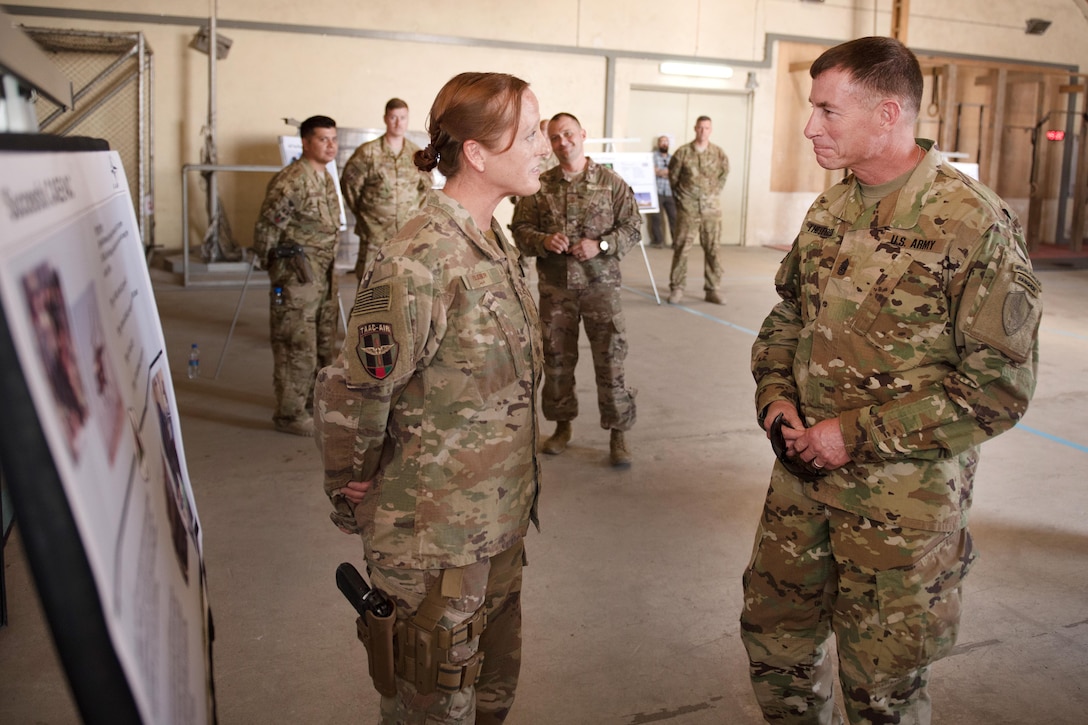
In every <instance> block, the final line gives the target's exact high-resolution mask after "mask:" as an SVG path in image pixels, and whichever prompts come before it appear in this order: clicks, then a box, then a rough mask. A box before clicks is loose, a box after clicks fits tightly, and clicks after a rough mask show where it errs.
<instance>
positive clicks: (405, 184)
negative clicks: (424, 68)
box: [340, 98, 431, 279]
mask: <svg viewBox="0 0 1088 725" xmlns="http://www.w3.org/2000/svg"><path fill="white" fill-rule="evenodd" d="M383 120H384V121H385V133H384V134H382V135H381V136H379V137H378V138H376V139H374V140H373V141H367V142H366V143H364V144H362V145H361V146H359V148H357V149H355V153H353V154H352V155H351V158H350V159H348V162H347V163H346V164H344V170H343V172H342V173H341V175H340V189H341V191H343V192H344V202H345V203H346V204H347V206H348V208H349V209H351V213H352V214H354V215H355V234H356V235H358V237H359V257H358V262H357V263H356V264H355V276H356V277H357V278H359V279H362V278H363V271H364V270H365V269H366V263H367V255H368V254H369V253H370V250H371V249H375V250H376V249H378V248H380V247H381V246H382V245H383V244H385V243H386V242H387V241H389V239H390V238H392V236H393V235H394V234H396V233H397V231H398V230H399V229H400V228H401V227H402V226H404V223H405V222H406V221H408V220H409V219H411V218H412V217H413V216H415V215H416V214H418V213H419V210H420V207H422V206H423V199H424V197H426V196H427V191H428V190H429V189H430V188H431V175H430V174H426V173H423V172H422V171H420V170H419V169H417V168H416V166H415V164H414V163H412V157H413V156H414V155H415V153H416V151H419V146H416V145H415V144H414V143H412V142H411V141H410V140H408V138H407V137H406V136H405V134H406V133H407V132H408V104H407V103H405V102H404V101H402V100H401V99H399V98H390V99H389V101H388V102H387V103H386V104H385V116H384V118H383Z"/></svg>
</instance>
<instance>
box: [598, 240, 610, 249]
mask: <svg viewBox="0 0 1088 725" xmlns="http://www.w3.org/2000/svg"><path fill="white" fill-rule="evenodd" d="M597 245H598V246H600V248H601V251H602V252H607V251H608V242H606V241H603V240H602V241H600V242H597Z"/></svg>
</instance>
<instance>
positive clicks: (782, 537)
mask: <svg viewBox="0 0 1088 725" xmlns="http://www.w3.org/2000/svg"><path fill="white" fill-rule="evenodd" d="M809 74H810V75H811V76H812V78H813V81H812V92H811V95H810V96H809V101H810V103H811V104H812V115H811V117H810V118H809V121H808V124H807V125H806V126H805V136H806V137H807V138H809V139H810V140H811V141H812V144H813V149H814V151H815V153H816V159H817V161H818V162H819V164H820V166H822V167H823V168H825V169H828V170H838V169H849V170H850V172H851V173H850V175H848V176H847V177H846V178H845V179H844V180H843V181H841V182H840V183H838V184H836V185H835V186H833V187H832V188H830V189H829V190H827V191H826V192H825V193H824V194H823V195H822V196H820V198H818V199H817V200H816V201H815V203H813V205H812V207H811V208H810V209H809V211H808V215H807V216H806V218H805V220H804V223H803V224H802V227H801V231H800V233H799V234H798V236H797V238H796V240H795V241H794V243H793V247H792V248H791V250H790V251H789V253H788V254H787V255H786V257H785V259H784V260H783V261H782V265H781V267H780V268H779V270H778V275H777V277H776V278H775V287H776V288H777V290H778V294H779V296H780V297H781V298H782V300H781V302H779V303H778V304H777V305H776V306H775V307H774V309H773V310H772V311H771V313H770V315H768V317H767V319H766V320H765V321H764V323H763V326H762V329H761V330H760V332H759V335H758V338H757V340H756V343H755V344H754V346H753V348H752V373H753V375H754V377H755V380H756V398H755V400H756V410H757V411H758V420H759V424H760V425H761V426H762V427H763V428H764V429H765V430H766V431H767V432H768V434H769V436H770V437H771V442H772V445H773V446H774V447H775V449H776V454H778V455H779V461H780V462H778V463H776V464H775V466H774V470H773V472H772V473H771V482H770V488H769V490H768V492H767V499H766V504H765V506H764V509H763V515H762V518H761V520H760V525H759V530H758V531H757V534H756V544H755V547H754V550H753V553H752V559H751V562H750V564H749V566H748V569H747V570H746V571H745V573H744V578H743V583H744V609H743V611H742V613H741V638H742V640H743V642H744V645H745V648H746V649H747V651H748V658H749V661H750V663H751V678H752V684H753V686H754V689H755V693H756V697H757V699H758V701H759V705H760V707H761V708H762V710H763V715H764V717H765V718H766V720H767V721H768V722H776V723H779V722H781V723H841V722H842V718H841V715H840V714H839V713H838V711H837V708H836V706H835V701H834V692H835V687H834V674H835V662H834V661H833V660H831V659H830V656H829V653H830V651H831V650H830V646H829V644H830V643H829V640H830V638H831V636H832V634H834V637H835V644H836V646H837V652H838V676H839V681H840V683H841V685H842V693H843V697H844V703H845V706H846V715H847V718H848V720H849V722H851V723H912V724H913V725H927V724H928V723H929V722H930V700H929V694H928V692H927V685H928V680H929V671H930V665H931V664H932V663H933V662H935V661H937V660H938V659H940V658H942V657H944V656H946V655H947V654H948V653H949V652H950V651H951V650H952V647H953V646H954V645H955V643H956V634H957V631H958V627H959V620H960V595H961V590H962V581H963V578H964V576H965V575H966V574H967V572H968V570H969V568H970V567H971V564H972V563H973V562H974V560H975V558H976V556H977V554H976V553H975V551H974V547H973V544H972V541H971V535H970V533H969V532H968V529H967V513H968V509H969V507H970V505H971V494H972V486H973V483H974V477H975V470H976V468H977V466H978V462H979V448H978V446H979V444H981V443H982V442H984V441H986V440H989V439H990V438H992V437H994V436H996V435H998V434H999V433H1001V432H1003V431H1006V430H1008V429H1009V428H1011V427H1012V426H1013V425H1015V424H1016V422H1017V421H1018V420H1019V419H1020V418H1021V416H1023V414H1024V412H1025V411H1026V410H1027V407H1028V402H1029V401H1030V400H1031V396H1032V394H1033V392H1034V390H1035V380H1036V369H1037V367H1038V351H1039V349H1038V326H1039V318H1040V316H1041V314H1042V302H1041V300H1040V298H1039V294H1040V289H1039V284H1038V281H1037V280H1036V279H1035V276H1034V275H1033V273H1032V270H1031V263H1030V262H1029V261H1028V255H1027V245H1026V243H1025V241H1024V237H1023V234H1022V231H1021V229H1020V223H1019V221H1018V220H1017V218H1016V215H1015V214H1014V213H1013V212H1012V211H1011V210H1010V209H1009V207H1008V206H1007V205H1006V204H1005V203H1004V202H1003V201H1002V200H1001V199H1000V198H998V196H997V195H996V194H994V193H993V192H992V191H991V190H990V189H988V188H986V187H985V186H983V185H982V184H980V183H978V182H977V181H975V180H973V179H970V178H968V177H966V176H964V175H963V174H961V173H960V172H959V171H957V170H956V169H953V168H951V167H949V166H948V165H947V164H946V163H945V162H944V161H943V159H942V158H941V155H940V153H939V152H938V151H937V149H936V147H935V146H934V144H933V142H932V141H929V140H926V139H915V138H914V124H915V119H916V118H917V115H918V108H919V105H920V103H921V99H922V73H921V69H920V68H919V65H918V60H917V59H916V58H915V57H914V54H913V53H911V52H910V50H908V49H907V48H906V47H904V46H903V44H902V43H900V42H899V41H898V40H893V39H891V38H861V39H859V40H854V41H850V42H849V43H844V44H842V45H839V46H836V47H834V48H832V49H830V50H828V51H826V52H825V53H824V54H823V55H821V56H820V57H819V58H817V59H816V62H815V63H813V65H812V68H811V69H810V71H809Z"/></svg>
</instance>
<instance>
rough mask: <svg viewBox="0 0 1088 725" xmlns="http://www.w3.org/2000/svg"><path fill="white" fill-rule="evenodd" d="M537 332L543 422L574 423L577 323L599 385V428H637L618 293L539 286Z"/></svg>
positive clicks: (615, 289) (607, 287)
mask: <svg viewBox="0 0 1088 725" xmlns="http://www.w3.org/2000/svg"><path fill="white" fill-rule="evenodd" d="M539 286H540V327H541V332H542V334H543V337H544V384H543V389H542V392H541V408H542V410H543V412H544V417H545V418H546V419H547V420H574V419H575V418H577V417H578V395H577V393H576V391H575V386H574V370H575V368H576V367H577V365H578V321H579V319H581V320H582V323H583V324H584V325H585V328H586V337H588V338H589V348H590V352H591V353H592V355H593V370H594V373H595V375H596V379H597V407H598V409H599V410H600V414H601V427H602V428H604V429H606V430H608V429H613V430H622V431H626V430H630V429H631V428H632V427H633V426H634V425H635V391H634V390H633V389H630V388H628V387H627V385H626V383H625V380H624V375H623V362H624V360H626V359H627V324H626V322H625V321H624V318H623V307H622V306H621V305H620V290H619V287H613V286H612V285H606V284H595V285H590V286H589V287H587V288H585V289H566V288H563V287H555V286H553V285H549V284H547V283H544V282H541V283H540V285H539Z"/></svg>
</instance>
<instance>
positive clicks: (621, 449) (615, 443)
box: [609, 429, 631, 466]
mask: <svg viewBox="0 0 1088 725" xmlns="http://www.w3.org/2000/svg"><path fill="white" fill-rule="evenodd" d="M609 458H610V459H611V460H612V465H613V466H629V465H631V454H630V452H629V451H628V450H627V443H626V442H625V441H624V440H623V431H622V430H615V429H613V430H612V441H611V443H610V444H609Z"/></svg>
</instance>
